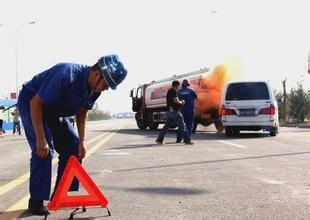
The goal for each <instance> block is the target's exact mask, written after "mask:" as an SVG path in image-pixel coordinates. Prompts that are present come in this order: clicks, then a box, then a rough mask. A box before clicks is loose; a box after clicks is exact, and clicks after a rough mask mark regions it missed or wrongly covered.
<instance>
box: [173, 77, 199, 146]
mask: <svg viewBox="0 0 310 220" xmlns="http://www.w3.org/2000/svg"><path fill="white" fill-rule="evenodd" d="M190 85H191V82H190V80H189V79H184V80H183V82H182V89H180V90H179V91H178V95H179V99H180V100H184V101H185V104H184V105H183V106H182V107H181V113H182V115H183V117H184V122H185V125H186V128H187V131H188V134H189V136H192V131H193V124H194V115H195V99H198V95H197V93H196V92H195V90H194V89H193V88H191V87H190ZM181 141H182V135H181V133H180V132H177V143H180V142H181Z"/></svg>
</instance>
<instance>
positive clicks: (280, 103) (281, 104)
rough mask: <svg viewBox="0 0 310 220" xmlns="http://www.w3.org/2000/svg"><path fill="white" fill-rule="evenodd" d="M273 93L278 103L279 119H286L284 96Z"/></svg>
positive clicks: (279, 93)
mask: <svg viewBox="0 0 310 220" xmlns="http://www.w3.org/2000/svg"><path fill="white" fill-rule="evenodd" d="M273 93H274V96H275V98H276V100H277V103H278V108H279V109H278V111H279V118H280V119H284V110H283V108H284V95H283V92H281V91H277V90H274V91H273Z"/></svg>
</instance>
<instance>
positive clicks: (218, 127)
mask: <svg viewBox="0 0 310 220" xmlns="http://www.w3.org/2000/svg"><path fill="white" fill-rule="evenodd" d="M214 126H215V128H216V130H217V132H218V133H222V132H223V131H224V126H223V124H222V122H221V121H216V122H214Z"/></svg>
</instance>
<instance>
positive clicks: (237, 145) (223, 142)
mask: <svg viewBox="0 0 310 220" xmlns="http://www.w3.org/2000/svg"><path fill="white" fill-rule="evenodd" d="M217 142H220V143H222V144H227V145H230V146H234V147H238V148H246V146H243V145H240V144H234V143H231V142H228V141H217Z"/></svg>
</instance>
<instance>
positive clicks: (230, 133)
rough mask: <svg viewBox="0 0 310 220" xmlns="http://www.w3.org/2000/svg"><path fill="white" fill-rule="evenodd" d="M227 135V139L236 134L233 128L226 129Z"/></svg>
mask: <svg viewBox="0 0 310 220" xmlns="http://www.w3.org/2000/svg"><path fill="white" fill-rule="evenodd" d="M225 134H226V136H227V137H232V136H233V134H234V133H233V130H232V129H231V128H225Z"/></svg>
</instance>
